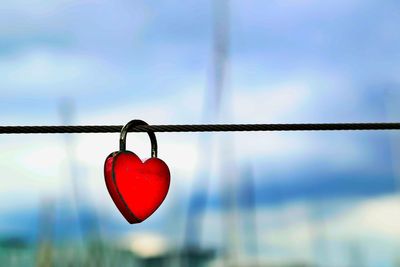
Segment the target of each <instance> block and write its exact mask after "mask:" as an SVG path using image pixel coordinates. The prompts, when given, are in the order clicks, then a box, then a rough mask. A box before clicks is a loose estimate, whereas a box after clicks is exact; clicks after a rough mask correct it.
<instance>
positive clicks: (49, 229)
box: [36, 199, 54, 267]
mask: <svg viewBox="0 0 400 267" xmlns="http://www.w3.org/2000/svg"><path fill="white" fill-rule="evenodd" d="M38 227H39V231H38V238H39V240H38V249H39V250H38V253H37V259H36V266H37V267H52V266H54V264H53V258H54V252H53V230H54V202H53V200H50V199H42V201H41V204H40V209H39V224H38Z"/></svg>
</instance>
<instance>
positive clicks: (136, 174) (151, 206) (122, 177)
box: [104, 120, 170, 223]
mask: <svg viewBox="0 0 400 267" xmlns="http://www.w3.org/2000/svg"><path fill="white" fill-rule="evenodd" d="M138 125H147V123H146V122H144V121H141V120H132V121H130V122H129V123H128V124H126V125H125V126H124V127H123V128H122V130H121V137H120V149H119V151H116V152H113V153H111V154H110V155H109V156H108V157H107V159H106V161H105V164H104V176H105V181H106V186H107V189H108V192H109V193H110V195H111V198H112V200H113V201H114V203H115V205H116V206H117V208H118V209H119V211H120V212H121V213H122V215H123V216H124V217H125V219H126V220H127V221H128V222H129V223H140V222H142V221H144V220H145V219H146V218H148V217H149V216H150V215H151V214H153V212H155V211H156V209H157V208H158V207H159V206H160V205H161V203H162V202H163V201H164V199H165V197H166V196H167V193H168V189H169V184H170V173H169V169H168V166H167V164H165V162H164V161H162V160H161V159H159V158H157V140H156V136H155V134H154V133H153V132H148V135H149V137H150V140H151V158H150V159H148V160H146V161H144V162H142V161H141V160H140V159H139V157H138V156H136V154H135V153H133V152H131V151H127V150H126V135H127V132H128V130H129V129H130V128H131V127H134V126H138Z"/></svg>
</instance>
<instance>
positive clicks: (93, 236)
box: [59, 99, 104, 266]
mask: <svg viewBox="0 0 400 267" xmlns="http://www.w3.org/2000/svg"><path fill="white" fill-rule="evenodd" d="M59 110H60V116H61V119H62V123H63V124H64V125H70V124H71V122H72V120H73V115H74V103H73V102H72V100H70V99H63V100H62V101H61V102H60V106H59ZM64 137H65V149H66V152H67V162H68V170H69V176H70V181H71V184H72V192H73V200H72V201H73V205H74V208H75V211H76V216H77V221H78V226H79V228H80V234H81V238H82V243H83V245H84V246H85V250H86V251H87V255H86V258H85V266H103V262H104V259H103V251H102V247H103V245H102V240H101V236H100V229H99V221H98V219H97V215H96V214H95V211H94V209H93V207H89V206H87V203H88V202H87V199H86V197H87V193H85V192H82V191H81V190H80V188H85V186H83V184H82V180H80V181H79V170H78V166H77V165H76V158H75V140H74V139H73V135H70V134H66V135H64ZM82 211H83V212H85V213H84V214H82Z"/></svg>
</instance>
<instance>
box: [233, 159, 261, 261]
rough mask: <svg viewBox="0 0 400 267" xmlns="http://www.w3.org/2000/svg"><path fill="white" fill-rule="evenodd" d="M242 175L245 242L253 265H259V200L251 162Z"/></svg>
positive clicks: (241, 188) (241, 187)
mask: <svg viewBox="0 0 400 267" xmlns="http://www.w3.org/2000/svg"><path fill="white" fill-rule="evenodd" d="M243 169H244V170H243V172H242V175H241V177H240V178H241V179H240V180H241V185H240V189H239V190H238V191H240V193H241V194H240V196H241V198H240V203H241V206H242V210H241V215H242V216H241V218H242V221H243V223H244V233H245V235H244V238H243V243H244V245H245V248H246V249H247V251H248V253H249V255H252V261H251V266H254V267H255V266H259V264H260V262H259V258H258V254H259V248H258V238H257V210H256V208H257V200H256V192H255V177H254V173H253V168H252V166H251V165H250V164H249V165H247V166H245V168H243ZM243 215H244V216H243ZM253 255H254V256H253Z"/></svg>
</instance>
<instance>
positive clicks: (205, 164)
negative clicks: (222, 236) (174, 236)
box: [184, 0, 228, 249]
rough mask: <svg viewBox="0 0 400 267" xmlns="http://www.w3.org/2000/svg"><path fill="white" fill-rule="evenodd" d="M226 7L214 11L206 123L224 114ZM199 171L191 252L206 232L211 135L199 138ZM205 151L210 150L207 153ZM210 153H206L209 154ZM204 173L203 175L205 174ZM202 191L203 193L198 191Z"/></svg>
mask: <svg viewBox="0 0 400 267" xmlns="http://www.w3.org/2000/svg"><path fill="white" fill-rule="evenodd" d="M227 7H228V1H227V0H222V1H216V2H215V8H214V10H213V11H214V25H213V27H214V29H213V41H214V44H213V56H212V65H211V67H212V75H211V77H210V81H209V88H208V90H205V100H204V102H203V103H204V106H203V121H204V122H210V121H211V122H218V120H219V118H220V113H221V102H222V97H223V92H224V91H225V76H226V68H225V66H226V64H227V39H228V38H227V37H228V31H227V30H228V24H227ZM198 147H199V149H198V150H199V154H200V156H199V158H200V164H199V166H200V167H199V171H198V172H197V173H198V175H197V177H196V178H195V179H194V181H193V189H192V192H193V193H192V194H190V199H189V206H188V214H187V221H186V228H185V240H184V242H185V247H186V248H188V249H199V248H200V243H201V241H200V238H201V234H202V230H203V223H204V222H203V221H204V215H205V209H206V205H207V203H206V202H207V195H208V191H209V185H210V177H209V176H210V172H209V171H208V170H210V169H211V165H212V162H211V156H210V152H212V151H210V149H209V148H211V147H212V140H211V138H210V135H209V134H203V135H200V137H199V145H198ZM205 149H206V150H207V151H205ZM206 152H207V154H206ZM203 170H204V172H203ZM199 189H200V190H199Z"/></svg>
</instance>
